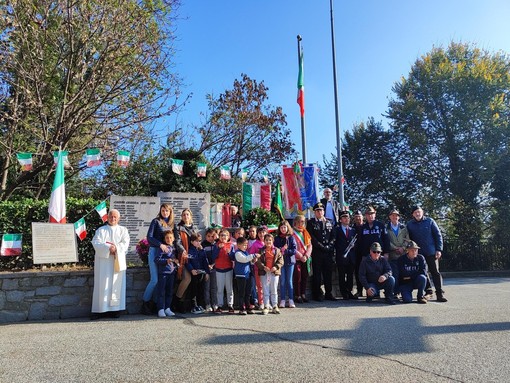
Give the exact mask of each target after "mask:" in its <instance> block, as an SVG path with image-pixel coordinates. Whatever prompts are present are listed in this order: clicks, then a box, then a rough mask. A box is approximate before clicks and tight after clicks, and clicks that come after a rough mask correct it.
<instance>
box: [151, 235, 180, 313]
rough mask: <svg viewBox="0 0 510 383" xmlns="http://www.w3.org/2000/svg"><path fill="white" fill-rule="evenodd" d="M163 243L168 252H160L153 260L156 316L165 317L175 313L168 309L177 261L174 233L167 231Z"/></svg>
mask: <svg viewBox="0 0 510 383" xmlns="http://www.w3.org/2000/svg"><path fill="white" fill-rule="evenodd" d="M163 241H164V243H165V244H166V245H167V247H168V252H166V253H165V252H161V253H160V254H159V255H158V256H156V258H155V259H154V262H155V263H156V265H157V268H158V284H157V286H156V288H157V297H158V302H157V305H158V317H160V318H165V317H171V316H174V315H175V314H174V313H173V312H172V310H170V306H171V304H172V297H173V295H174V282H175V274H176V270H177V267H179V261H178V260H177V258H176V256H175V255H176V253H175V249H174V247H173V245H172V244H173V243H174V233H173V232H172V231H167V232H166V233H165V236H164V237H163Z"/></svg>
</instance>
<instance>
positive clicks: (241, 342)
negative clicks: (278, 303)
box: [0, 278, 510, 383]
mask: <svg viewBox="0 0 510 383" xmlns="http://www.w3.org/2000/svg"><path fill="white" fill-rule="evenodd" d="M445 291H446V297H447V298H448V300H449V301H448V302H447V303H437V302H434V301H430V302H429V303H428V304H426V305H419V304H416V303H413V304H406V305H404V304H399V305H396V306H389V305H386V304H385V303H383V302H378V301H375V302H373V303H371V304H368V303H365V301H364V299H361V300H358V301H338V302H320V303H319V302H314V303H307V304H302V305H299V306H298V307H297V308H295V309H290V308H285V309H281V314H280V315H276V314H269V315H266V316H264V315H261V314H257V315H248V316H240V315H237V314H235V315H230V314H222V315H217V314H200V315H193V314H188V315H183V316H176V317H174V318H156V317H147V316H142V315H126V316H123V317H121V318H120V319H103V320H97V321H90V320H89V319H86V318H83V319H78V320H65V321H64V320H61V321H46V322H24V323H12V324H5V325H0V359H1V363H0V382H5V383H15V382H52V383H56V382H231V381H239V382H248V381H256V382H326V381H328V382H347V381H349V382H366V383H368V382H392V383H394V382H509V381H510V352H508V348H509V345H510V320H509V318H510V305H509V298H510V278H460V279H445Z"/></svg>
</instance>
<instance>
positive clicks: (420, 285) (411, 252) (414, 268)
mask: <svg viewBox="0 0 510 383" xmlns="http://www.w3.org/2000/svg"><path fill="white" fill-rule="evenodd" d="M418 250H419V246H418V245H417V244H416V242H414V241H410V242H409V243H408V244H407V254H405V255H402V256H401V257H400V258H399V259H398V269H399V275H400V291H401V292H402V302H404V303H411V302H412V301H413V289H417V290H418V294H417V298H416V301H417V302H418V303H427V299H425V297H424V293H425V285H426V284H427V263H426V262H425V258H424V257H423V255H421V254H418Z"/></svg>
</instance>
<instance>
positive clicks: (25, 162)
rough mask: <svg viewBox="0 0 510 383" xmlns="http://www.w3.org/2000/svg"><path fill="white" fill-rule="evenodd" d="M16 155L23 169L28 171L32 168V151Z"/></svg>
mask: <svg viewBox="0 0 510 383" xmlns="http://www.w3.org/2000/svg"><path fill="white" fill-rule="evenodd" d="M16 157H17V158H18V162H19V163H20V165H21V171H23V172H28V171H29V170H32V153H17V154H16Z"/></svg>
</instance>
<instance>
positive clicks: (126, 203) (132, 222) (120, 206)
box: [110, 195, 160, 262]
mask: <svg viewBox="0 0 510 383" xmlns="http://www.w3.org/2000/svg"><path fill="white" fill-rule="evenodd" d="M159 206H160V202H159V197H136V196H118V195H113V196H111V197H110V208H112V209H117V210H118V211H119V213H120V223H119V224H120V225H122V226H125V227H126V228H127V229H128V231H129V251H128V253H127V256H126V260H127V261H128V262H139V261H140V259H139V258H138V255H137V254H136V244H137V243H138V241H139V240H140V239H143V238H145V237H146V236H147V230H148V229H149V226H150V224H151V221H152V220H153V219H154V218H156V216H157V215H158V213H159Z"/></svg>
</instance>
